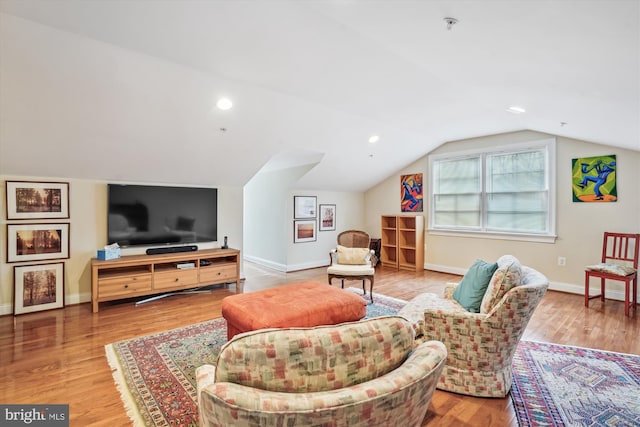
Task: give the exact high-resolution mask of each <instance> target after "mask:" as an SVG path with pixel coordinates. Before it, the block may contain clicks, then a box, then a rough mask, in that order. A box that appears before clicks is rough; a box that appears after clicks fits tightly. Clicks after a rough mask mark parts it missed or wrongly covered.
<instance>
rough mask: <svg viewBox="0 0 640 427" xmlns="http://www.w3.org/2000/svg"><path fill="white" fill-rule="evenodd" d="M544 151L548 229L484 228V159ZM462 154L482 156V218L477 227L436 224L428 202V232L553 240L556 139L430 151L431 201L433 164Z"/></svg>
mask: <svg viewBox="0 0 640 427" xmlns="http://www.w3.org/2000/svg"><path fill="white" fill-rule="evenodd" d="M541 148H543V149H545V150H546V186H547V194H548V207H547V232H546V233H532V232H500V231H493V230H487V229H486V228H485V227H486V224H485V223H486V204H485V203H484V199H485V196H486V183H485V180H486V176H485V175H486V174H485V167H486V158H487V156H488V155H495V154H501V153H510V152H514V153H515V152H520V151H526V150H531V149H535V150H539V149H541ZM465 157H480V158H481V168H482V172H481V175H482V176H481V182H482V188H481V199H482V200H481V206H480V210H481V214H480V215H481V220H480V224H481V226H480V228H479V229H468V228H464V227H445V226H436V225H435V224H434V223H433V222H434V218H435V206H434V205H435V204H434V203H428V205H429V224H428V228H427V230H428V232H429V234H433V235H444V236H456V237H476V238H483V239H501V240H519V241H532V242H542V243H554V242H555V240H556V238H557V235H556V139H555V138H548V139H542V140H536V141H529V142H524V143H514V144H509V145H501V146H492V147H486V148H482V149H473V150H464V151H456V152H449V153H441V154H433V155H430V156H429V177H430V179H429V182H428V189H429V196H430V199H431V200H434V181H435V180H434V176H433V173H434V170H435V168H434V163H435V162H436V161H443V160H444V161H446V160H459V159H463V158H465Z"/></svg>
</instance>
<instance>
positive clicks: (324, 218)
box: [320, 205, 336, 231]
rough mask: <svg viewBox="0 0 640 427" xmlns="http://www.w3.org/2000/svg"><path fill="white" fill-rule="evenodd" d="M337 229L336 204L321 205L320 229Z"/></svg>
mask: <svg viewBox="0 0 640 427" xmlns="http://www.w3.org/2000/svg"><path fill="white" fill-rule="evenodd" d="M335 229H336V205H320V231H331V230H335Z"/></svg>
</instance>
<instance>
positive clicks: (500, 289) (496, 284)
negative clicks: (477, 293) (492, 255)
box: [480, 255, 522, 314]
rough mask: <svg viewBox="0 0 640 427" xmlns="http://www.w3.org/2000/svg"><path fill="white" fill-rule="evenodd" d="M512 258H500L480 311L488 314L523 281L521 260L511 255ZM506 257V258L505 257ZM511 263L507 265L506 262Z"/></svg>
mask: <svg viewBox="0 0 640 427" xmlns="http://www.w3.org/2000/svg"><path fill="white" fill-rule="evenodd" d="M509 257H510V258H505V257H502V258H500V259H499V260H498V269H497V270H496V272H495V273H493V277H492V278H491V282H489V286H488V287H487V292H485V294H484V297H483V298H482V304H480V313H483V314H487V313H489V312H490V311H491V310H492V309H493V307H494V306H495V305H496V304H497V303H498V302H500V300H501V299H502V297H503V296H504V295H505V294H506V293H507V292H509V290H511V289H512V288H514V287H516V286H518V285H520V284H521V283H522V267H521V266H520V262H519V261H518V260H517V259H516V258H515V257H512V256H510V255H509ZM503 258H505V259H503ZM509 261H510V263H509V264H508V265H505V264H506V262H509Z"/></svg>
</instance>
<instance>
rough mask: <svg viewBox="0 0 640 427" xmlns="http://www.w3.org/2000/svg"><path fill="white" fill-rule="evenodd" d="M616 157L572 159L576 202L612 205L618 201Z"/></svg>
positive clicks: (613, 155) (572, 176)
mask: <svg viewBox="0 0 640 427" xmlns="http://www.w3.org/2000/svg"><path fill="white" fill-rule="evenodd" d="M617 170H618V167H617V162H616V155H615V154H611V155H608V156H597V157H581V158H577V159H571V181H572V183H571V184H572V190H573V201H574V202H585V203H611V202H617V201H618V188H617V185H616V181H617V180H616V175H617Z"/></svg>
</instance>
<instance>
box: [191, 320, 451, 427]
mask: <svg viewBox="0 0 640 427" xmlns="http://www.w3.org/2000/svg"><path fill="white" fill-rule="evenodd" d="M445 359H446V350H445V347H444V345H443V344H442V343H440V342H436V341H430V342H424V343H421V344H420V345H418V346H415V341H414V331H413V328H412V326H411V324H410V323H409V322H407V321H406V320H405V319H403V318H401V317H398V316H383V317H376V318H371V319H368V320H363V321H360V322H350V323H342V324H339V325H333V326H317V327H314V328H287V329H262V330H258V331H252V332H247V333H243V334H239V335H236V336H235V337H234V338H233V339H232V340H230V341H229V342H227V343H226V344H225V345H224V346H223V347H222V348H221V350H220V354H219V355H218V358H217V361H216V365H215V366H212V365H204V366H201V367H199V368H198V369H197V370H196V376H197V383H198V405H199V417H200V425H201V426H216V427H217V426H220V427H228V426H248V427H250V426H256V427H257V426H261V427H268V426H274V427H275V426H311V425H314V426H320V425H323V426H324V425H326V426H328V425H331V426H334V427H340V426H351V427H358V426H385V427H386V426H398V427H400V426H402V427H405V426H420V425H421V423H422V421H423V419H424V417H425V414H426V412H427V409H428V407H429V402H430V401H431V397H432V396H433V392H434V390H435V386H436V382H437V380H438V378H439V377H440V373H441V372H442V368H443V366H444V362H445Z"/></svg>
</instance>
